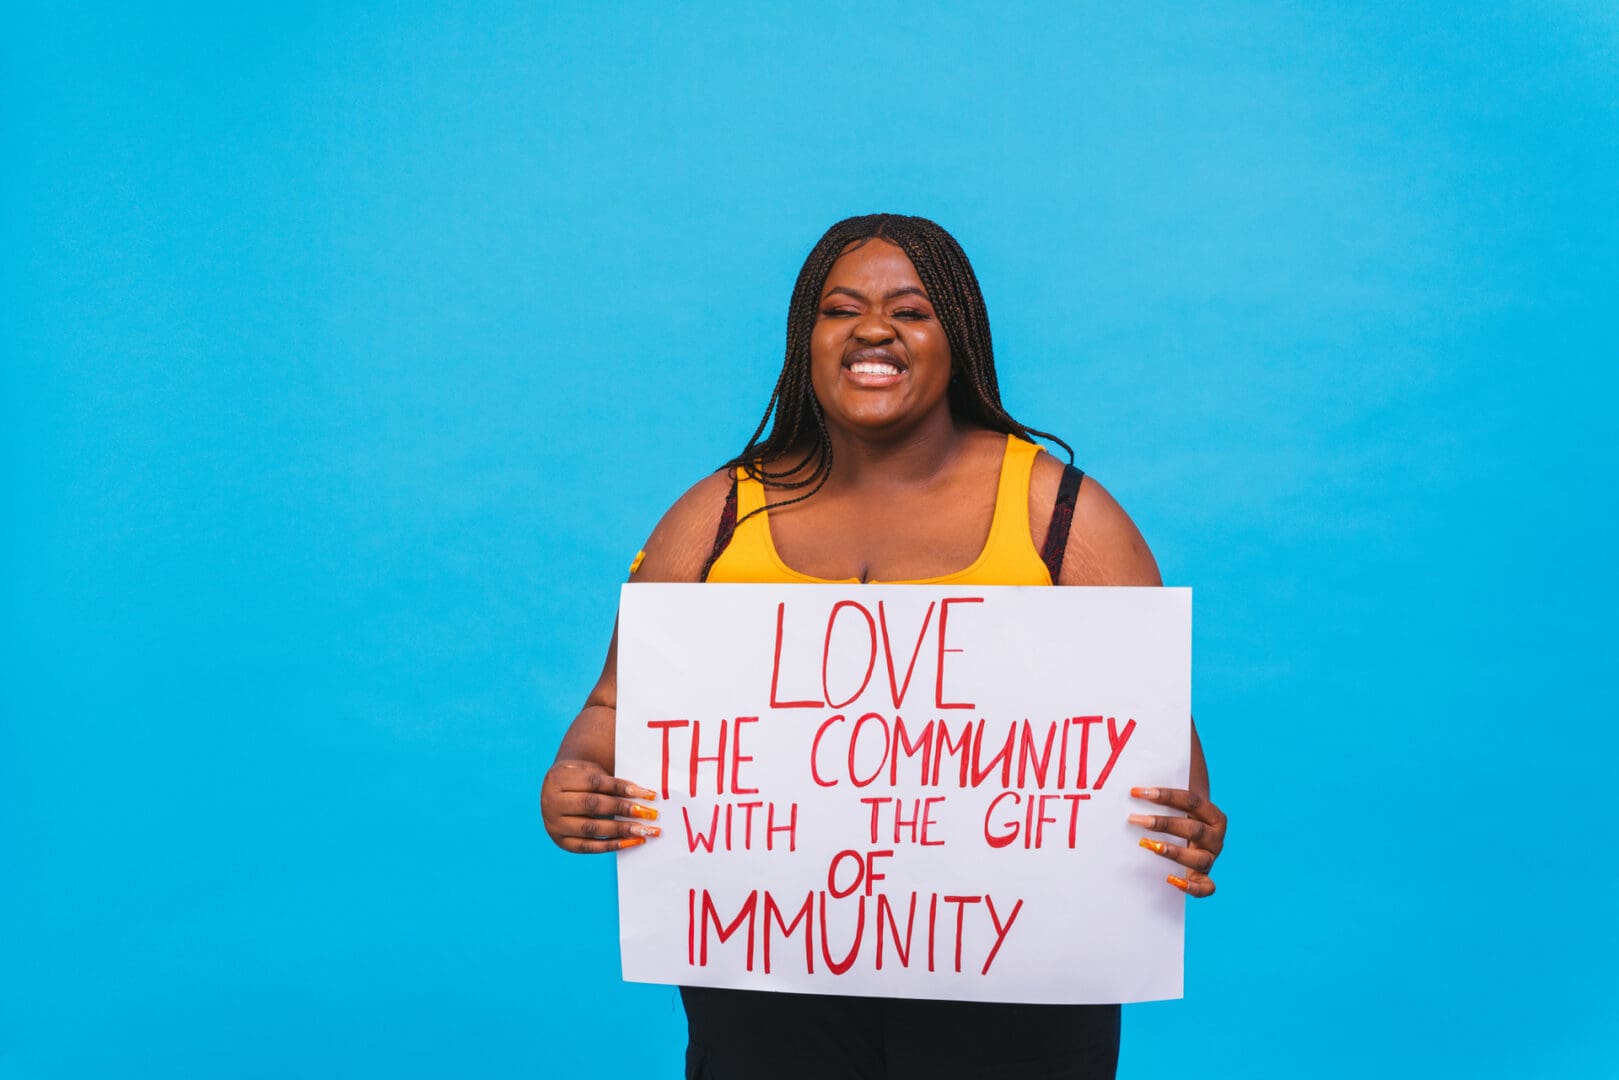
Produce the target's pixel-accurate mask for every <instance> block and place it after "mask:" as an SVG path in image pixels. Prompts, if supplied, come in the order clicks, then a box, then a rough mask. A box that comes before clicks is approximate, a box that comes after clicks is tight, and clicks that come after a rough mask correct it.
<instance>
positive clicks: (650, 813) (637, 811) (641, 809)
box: [630, 803, 658, 821]
mask: <svg viewBox="0 0 1619 1080" xmlns="http://www.w3.org/2000/svg"><path fill="white" fill-rule="evenodd" d="M630 817H638V818H644V819H646V820H647V821H657V820H658V812H657V811H656V810H654V809H652V807H650V806H642V805H640V804H639V803H637V804H635V805H634V806H631V807H630Z"/></svg>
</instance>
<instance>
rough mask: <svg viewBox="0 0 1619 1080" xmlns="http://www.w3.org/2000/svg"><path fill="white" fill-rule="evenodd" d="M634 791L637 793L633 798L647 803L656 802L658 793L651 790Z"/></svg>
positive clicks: (640, 789) (637, 789)
mask: <svg viewBox="0 0 1619 1080" xmlns="http://www.w3.org/2000/svg"><path fill="white" fill-rule="evenodd" d="M635 790H636V791H637V792H638V794H637V795H636V796H635V797H636V798H637V799H646V800H647V801H648V802H656V801H657V798H658V793H657V792H656V791H653V790H652V789H651V788H636V789H635Z"/></svg>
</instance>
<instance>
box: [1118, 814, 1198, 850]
mask: <svg viewBox="0 0 1619 1080" xmlns="http://www.w3.org/2000/svg"><path fill="white" fill-rule="evenodd" d="M1125 820H1126V821H1128V822H1129V823H1130V824H1132V825H1140V826H1141V827H1142V828H1143V829H1151V830H1152V831H1153V832H1161V833H1168V834H1169V835H1171V836H1178V837H1180V838H1181V839H1182V840H1190V841H1191V842H1192V843H1194V844H1197V845H1198V846H1199V847H1205V848H1208V849H1209V850H1210V851H1213V852H1215V853H1216V854H1218V853H1219V851H1220V846H1221V840H1222V838H1221V836H1220V835H1219V831H1218V830H1217V829H1215V828H1213V827H1212V826H1209V825H1205V824H1204V823H1203V822H1201V821H1194V820H1192V819H1191V818H1184V817H1174V816H1171V815H1168V814H1131V815H1130V816H1129V817H1127V818H1125Z"/></svg>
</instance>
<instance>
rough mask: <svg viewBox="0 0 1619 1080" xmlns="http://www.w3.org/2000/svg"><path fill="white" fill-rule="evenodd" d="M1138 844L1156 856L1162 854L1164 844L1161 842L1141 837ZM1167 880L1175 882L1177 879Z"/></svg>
mask: <svg viewBox="0 0 1619 1080" xmlns="http://www.w3.org/2000/svg"><path fill="white" fill-rule="evenodd" d="M1138 843H1140V844H1141V846H1142V847H1144V848H1146V849H1147V850H1148V851H1151V852H1155V853H1156V854H1159V855H1162V854H1163V853H1164V847H1165V844H1164V842H1163V841H1162V840H1153V839H1150V838H1149V837H1145V836H1143V837H1142V838H1141V839H1140V841H1138ZM1169 880H1170V881H1177V880H1179V879H1178V878H1170V879H1169Z"/></svg>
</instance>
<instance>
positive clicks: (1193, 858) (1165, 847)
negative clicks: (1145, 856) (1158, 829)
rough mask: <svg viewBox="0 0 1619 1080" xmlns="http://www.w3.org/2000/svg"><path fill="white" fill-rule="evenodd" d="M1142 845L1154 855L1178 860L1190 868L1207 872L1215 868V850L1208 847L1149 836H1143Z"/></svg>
mask: <svg viewBox="0 0 1619 1080" xmlns="http://www.w3.org/2000/svg"><path fill="white" fill-rule="evenodd" d="M1140 843H1141V846H1142V847H1144V848H1146V849H1147V850H1148V851H1150V852H1152V853H1153V854H1154V855H1162V856H1163V857H1164V858H1166V859H1169V860H1171V861H1173V862H1178V863H1180V864H1181V865H1182V866H1184V867H1186V868H1187V869H1188V870H1196V871H1197V872H1198V873H1201V874H1207V873H1208V872H1209V871H1210V870H1212V869H1213V868H1214V852H1212V851H1209V850H1208V849H1207V848H1199V847H1183V846H1181V845H1180V844H1168V843H1165V842H1164V841H1162V840H1154V839H1152V838H1151V837H1149V836H1143V837H1142V838H1141V841H1140Z"/></svg>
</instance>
